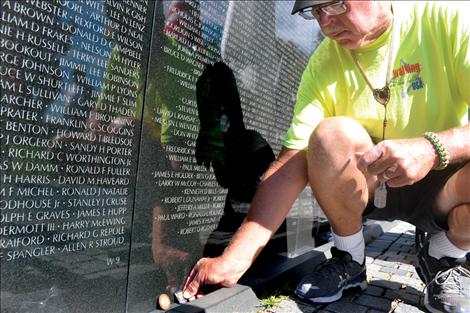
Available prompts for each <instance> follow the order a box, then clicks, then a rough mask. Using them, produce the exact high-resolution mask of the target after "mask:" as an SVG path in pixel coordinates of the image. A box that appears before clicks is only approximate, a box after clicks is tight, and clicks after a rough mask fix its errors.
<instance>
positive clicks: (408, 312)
mask: <svg viewBox="0 0 470 313" xmlns="http://www.w3.org/2000/svg"><path fill="white" fill-rule="evenodd" d="M393 312H394V313H421V312H423V313H424V312H426V311H422V310H421V309H420V308H417V307H415V306H412V305H409V304H406V303H400V304H398V306H397V308H396V309H395V311H393Z"/></svg>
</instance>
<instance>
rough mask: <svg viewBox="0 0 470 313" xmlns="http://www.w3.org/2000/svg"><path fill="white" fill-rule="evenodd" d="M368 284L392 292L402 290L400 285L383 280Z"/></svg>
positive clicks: (372, 281)
mask: <svg viewBox="0 0 470 313" xmlns="http://www.w3.org/2000/svg"><path fill="white" fill-rule="evenodd" d="M369 284H371V285H374V286H377V287H383V288H387V289H392V290H398V289H401V288H402V284H400V283H397V282H394V281H389V280H383V279H372V280H370V281H369Z"/></svg>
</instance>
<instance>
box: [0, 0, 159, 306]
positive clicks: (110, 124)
mask: <svg viewBox="0 0 470 313" xmlns="http://www.w3.org/2000/svg"><path fill="white" fill-rule="evenodd" d="M151 9H152V7H151V3H149V2H148V1H147V0H137V1H114V0H107V1H86V0H85V1H65V0H57V1H32V0H31V1H8V0H6V1H3V0H2V2H1V8H0V11H1V13H0V14H1V15H0V21H1V27H0V47H1V51H0V59H1V67H0V87H1V108H0V118H1V119H0V129H1V135H0V141H1V146H2V149H1V163H0V164H1V166H0V169H1V173H0V181H1V188H0V194H1V200H0V222H1V227H0V248H1V252H0V259H1V311H2V312H87V313H88V312H125V304H126V303H125V302H126V284H127V271H128V258H129V247H130V233H131V220H132V211H133V200H134V191H135V176H136V170H137V159H138V149H137V147H138V144H139V136H140V114H141V111H142V97H143V88H144V76H145V71H144V70H143V69H145V68H146V64H147V58H146V54H147V53H148V46H147V42H148V38H147V37H148V34H149V22H151V18H150V16H151Z"/></svg>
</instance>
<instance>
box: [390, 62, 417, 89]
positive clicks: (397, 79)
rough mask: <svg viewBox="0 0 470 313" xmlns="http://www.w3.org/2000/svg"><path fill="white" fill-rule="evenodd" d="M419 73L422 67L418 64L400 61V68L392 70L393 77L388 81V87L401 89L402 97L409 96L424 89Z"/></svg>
mask: <svg viewBox="0 0 470 313" xmlns="http://www.w3.org/2000/svg"><path fill="white" fill-rule="evenodd" d="M421 71H422V66H421V64H420V63H411V64H410V63H407V62H406V61H405V60H403V59H401V60H400V67H399V68H396V69H393V77H392V78H391V79H390V86H391V87H395V86H396V87H402V93H401V95H402V97H405V96H409V95H410V94H411V93H412V92H413V91H416V90H419V89H423V88H424V82H423V79H422V77H421Z"/></svg>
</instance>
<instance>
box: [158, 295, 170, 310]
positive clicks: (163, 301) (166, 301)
mask: <svg viewBox="0 0 470 313" xmlns="http://www.w3.org/2000/svg"><path fill="white" fill-rule="evenodd" d="M157 303H158V307H159V308H160V309H162V310H165V311H166V310H169V309H170V307H171V299H170V297H169V296H168V295H167V294H166V293H162V294H161V295H159V296H158V300H157Z"/></svg>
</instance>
